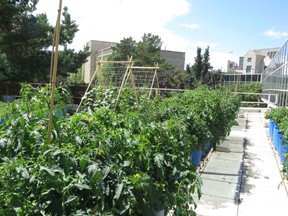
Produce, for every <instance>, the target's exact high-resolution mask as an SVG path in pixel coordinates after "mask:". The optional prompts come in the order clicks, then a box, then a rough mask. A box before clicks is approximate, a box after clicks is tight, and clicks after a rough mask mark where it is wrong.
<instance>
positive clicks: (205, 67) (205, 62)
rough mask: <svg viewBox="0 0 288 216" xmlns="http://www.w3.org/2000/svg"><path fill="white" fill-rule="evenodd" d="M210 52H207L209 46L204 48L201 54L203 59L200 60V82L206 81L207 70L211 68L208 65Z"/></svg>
mask: <svg viewBox="0 0 288 216" xmlns="http://www.w3.org/2000/svg"><path fill="white" fill-rule="evenodd" d="M209 60H210V54H209V46H208V47H207V48H206V49H205V52H204V54H203V61H202V71H201V81H202V83H207V80H206V78H207V75H208V72H209V70H210V69H211V68H212V67H211V66H210V62H209Z"/></svg>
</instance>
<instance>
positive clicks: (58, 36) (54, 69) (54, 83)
mask: <svg viewBox="0 0 288 216" xmlns="http://www.w3.org/2000/svg"><path fill="white" fill-rule="evenodd" d="M61 10H62V0H59V9H58V17H57V23H56V27H55V36H56V40H55V44H54V45H55V55H54V60H53V72H52V75H53V76H52V79H51V78H50V79H51V80H52V83H51V85H52V89H51V100H50V118H49V124H48V142H50V141H51V133H52V122H53V108H54V94H55V85H56V77H57V64H58V47H59V40H60V19H61ZM51 67H52V65H51Z"/></svg>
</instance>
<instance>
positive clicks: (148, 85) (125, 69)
mask: <svg viewBox="0 0 288 216" xmlns="http://www.w3.org/2000/svg"><path fill="white" fill-rule="evenodd" d="M158 69H159V67H158V64H155V65H154V66H153V67H139V66H134V61H132V57H130V58H128V60H127V61H104V60H98V59H97V60H96V70H95V72H94V74H93V76H92V78H91V80H90V82H89V84H88V87H87V89H86V91H85V93H84V96H83V97H82V98H81V101H80V104H79V106H78V108H77V110H76V113H77V112H78V111H79V109H80V107H81V105H82V103H83V100H84V99H85V97H86V95H87V93H88V92H89V90H90V88H91V85H92V84H93V83H95V84H96V85H97V84H99V85H104V86H111V85H112V86H114V87H117V88H119V91H118V95H117V98H116V105H117V104H118V102H119V100H120V96H121V93H122V91H123V89H124V88H125V87H127V86H130V87H131V88H133V90H134V92H135V96H136V98H138V95H137V91H136V90H137V89H143V90H149V94H148V97H149V98H150V97H151V95H152V92H153V90H155V91H156V93H158V92H159V91H158V90H159V81H158V76H157V70H158Z"/></svg>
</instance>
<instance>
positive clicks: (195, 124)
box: [0, 85, 238, 215]
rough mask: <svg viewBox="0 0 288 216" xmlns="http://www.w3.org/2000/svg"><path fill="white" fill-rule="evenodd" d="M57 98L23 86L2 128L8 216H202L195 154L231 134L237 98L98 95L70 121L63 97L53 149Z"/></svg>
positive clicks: (1, 183) (3, 205)
mask: <svg viewBox="0 0 288 216" xmlns="http://www.w3.org/2000/svg"><path fill="white" fill-rule="evenodd" d="M49 92H50V89H49V86H46V87H44V88H37V89H35V88H32V87H31V86H29V85H23V86H22V98H21V99H18V100H16V101H15V102H13V103H11V104H10V105H9V106H11V113H10V115H6V116H5V120H6V122H5V123H4V124H0V154H1V156H2V157H1V159H0V196H1V200H0V215H17V214H18V215H153V214H154V213H155V211H158V210H162V209H164V210H165V212H166V213H167V211H168V210H171V209H172V210H173V211H174V215H195V211H194V210H195V208H196V203H195V201H194V200H193V196H191V195H192V194H195V193H196V195H198V196H199V197H200V195H201V191H200V187H201V184H202V182H201V178H200V177H199V175H198V173H197V172H196V167H194V166H193V165H192V164H191V162H190V161H189V158H190V155H191V151H192V149H194V148H195V145H196V144H197V146H199V147H200V146H201V144H200V143H201V142H202V141H205V140H207V139H210V138H213V137H214V138H215V139H216V138H217V136H219V137H222V136H224V135H225V133H228V131H229V128H228V127H229V126H230V125H229V124H230V123H231V121H232V119H233V120H234V118H235V113H236V112H237V111H236V110H237V107H238V104H237V100H236V97H234V95H232V94H231V93H228V92H225V91H223V90H218V91H211V90H209V89H208V88H201V89H197V90H196V91H194V92H185V93H183V94H179V95H175V96H173V97H170V98H166V99H164V100H161V99H160V98H157V97H155V98H154V99H149V100H148V99H147V96H146V97H145V96H141V97H139V98H138V99H137V98H136V97H135V95H134V91H133V90H131V89H125V90H124V92H123V94H122V95H121V98H120V101H119V103H118V104H116V101H115V98H116V95H117V89H113V88H107V87H98V88H96V89H93V90H91V91H90V92H89V93H88V94H87V96H86V99H85V100H84V107H83V109H82V110H81V111H80V112H79V113H77V114H75V115H73V116H66V115H65V114H64V113H63V110H64V108H65V104H66V103H69V101H66V100H67V98H69V95H68V92H67V90H66V89H65V88H62V87H59V88H58V89H57V91H56V98H55V103H56V104H55V108H56V109H55V112H54V122H53V138H52V140H51V142H48V141H47V123H48V120H49V100H50V93H49ZM220 98H222V99H220ZM217 101H219V102H217ZM226 106H227V107H226ZM2 109H6V106H4V107H3V108H2ZM221 110H224V111H223V113H222V112H221ZM224 112H225V113H224ZM221 118H223V119H221ZM224 125H225V126H224ZM216 129H217V130H216ZM215 131H216V132H215ZM217 133H219V134H217Z"/></svg>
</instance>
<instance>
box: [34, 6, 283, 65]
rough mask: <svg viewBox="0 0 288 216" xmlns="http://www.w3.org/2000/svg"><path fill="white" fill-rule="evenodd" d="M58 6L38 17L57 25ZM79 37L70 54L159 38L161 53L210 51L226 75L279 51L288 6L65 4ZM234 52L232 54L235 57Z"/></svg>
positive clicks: (213, 61) (189, 60) (189, 59)
mask: <svg viewBox="0 0 288 216" xmlns="http://www.w3.org/2000/svg"><path fill="white" fill-rule="evenodd" d="M58 5H59V0H40V1H39V3H38V10H37V12H38V13H42V12H44V13H46V14H47V15H48V18H49V20H50V21H51V23H55V20H56V17H57V9H58ZM63 5H64V6H67V7H68V10H69V12H70V14H71V17H72V19H74V20H76V23H77V24H78V25H79V29H80V31H79V32H78V33H77V35H76V37H75V39H74V42H73V44H71V46H70V47H71V48H75V49H76V50H79V49H81V48H83V46H84V44H85V43H86V42H88V41H89V40H107V41H113V42H119V41H120V40H121V39H123V38H127V37H130V36H131V37H132V38H133V39H135V40H137V41H138V40H140V39H141V36H142V35H143V34H144V33H152V34H154V35H159V36H160V37H161V39H162V41H163V46H162V49H165V48H166V49H167V50H175V51H183V52H186V63H187V64H188V63H190V64H193V63H194V57H195V55H196V49H197V47H201V48H203V51H204V49H205V48H206V47H207V46H209V47H210V55H211V60H210V62H211V64H212V66H213V67H214V69H221V68H222V69H223V70H226V65H227V61H228V60H234V61H238V58H239V56H243V55H245V54H246V52H247V51H248V50H249V49H261V48H272V47H281V46H282V45H283V44H284V43H285V41H286V40H287V39H288V22H287V21H288V12H287V9H288V1H287V0H274V1H268V0H241V1H235V0H234V1H233V0H206V1H203V0H81V1H79V0H63ZM231 52H233V53H231Z"/></svg>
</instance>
